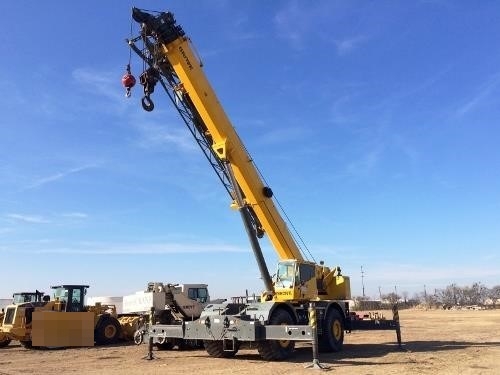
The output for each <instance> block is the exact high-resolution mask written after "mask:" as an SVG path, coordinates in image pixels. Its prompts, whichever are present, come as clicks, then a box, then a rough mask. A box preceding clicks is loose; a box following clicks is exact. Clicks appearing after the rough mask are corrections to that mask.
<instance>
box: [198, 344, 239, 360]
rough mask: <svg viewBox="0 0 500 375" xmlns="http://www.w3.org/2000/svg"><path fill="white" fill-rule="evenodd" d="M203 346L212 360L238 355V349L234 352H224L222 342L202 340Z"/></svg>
mask: <svg viewBox="0 0 500 375" xmlns="http://www.w3.org/2000/svg"><path fill="white" fill-rule="evenodd" d="M203 345H204V346H205V350H206V351H207V353H208V354H209V355H210V356H211V357H214V358H231V357H234V356H235V355H236V353H238V347H237V348H236V349H235V350H230V351H228V350H224V347H223V343H222V341H211V340H203Z"/></svg>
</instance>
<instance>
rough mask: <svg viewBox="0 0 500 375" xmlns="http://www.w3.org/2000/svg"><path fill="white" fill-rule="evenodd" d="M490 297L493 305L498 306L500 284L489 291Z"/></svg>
mask: <svg viewBox="0 0 500 375" xmlns="http://www.w3.org/2000/svg"><path fill="white" fill-rule="evenodd" d="M488 297H489V298H491V301H492V302H493V307H495V308H496V305H497V302H498V301H499V300H500V285H495V286H494V287H493V288H491V289H490V290H489V291H488Z"/></svg>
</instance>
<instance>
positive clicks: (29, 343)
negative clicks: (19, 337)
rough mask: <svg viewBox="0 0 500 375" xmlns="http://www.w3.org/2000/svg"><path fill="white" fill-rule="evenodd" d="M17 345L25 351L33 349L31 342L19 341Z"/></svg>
mask: <svg viewBox="0 0 500 375" xmlns="http://www.w3.org/2000/svg"><path fill="white" fill-rule="evenodd" d="M19 343H20V344H21V345H22V346H23V347H24V348H25V349H31V348H33V344H32V343H31V340H27V341H19Z"/></svg>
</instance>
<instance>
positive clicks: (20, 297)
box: [12, 290, 45, 305]
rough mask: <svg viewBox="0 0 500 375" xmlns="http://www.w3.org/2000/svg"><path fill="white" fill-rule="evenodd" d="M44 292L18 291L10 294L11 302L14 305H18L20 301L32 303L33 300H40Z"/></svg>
mask: <svg viewBox="0 0 500 375" xmlns="http://www.w3.org/2000/svg"><path fill="white" fill-rule="evenodd" d="M44 294H45V293H44V292H39V291H38V290H37V291H36V292H18V293H14V294H13V295H12V303H13V304H14V305H19V304H21V303H29V302H31V303H34V302H42V299H43V296H44Z"/></svg>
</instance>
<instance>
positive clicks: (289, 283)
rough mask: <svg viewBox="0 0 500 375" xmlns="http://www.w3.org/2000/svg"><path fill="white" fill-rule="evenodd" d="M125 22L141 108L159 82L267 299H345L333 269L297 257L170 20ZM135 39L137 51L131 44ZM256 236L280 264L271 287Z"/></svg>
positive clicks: (346, 291)
mask: <svg viewBox="0 0 500 375" xmlns="http://www.w3.org/2000/svg"><path fill="white" fill-rule="evenodd" d="M132 17H133V19H134V20H135V21H137V22H138V23H140V24H141V36H140V37H138V38H136V39H132V40H130V41H129V45H130V46H131V48H132V49H133V50H134V51H135V52H136V53H138V54H139V56H141V57H142V58H143V60H144V61H145V62H147V63H148V65H149V68H148V69H146V70H145V71H144V73H143V74H142V75H141V77H140V83H141V84H142V85H143V86H144V97H143V99H142V104H143V107H144V109H146V110H148V111H149V110H152V109H153V107H154V104H153V102H152V100H151V97H150V95H151V94H152V93H153V91H154V87H155V85H156V84H157V83H158V82H160V84H161V85H162V86H164V88H165V89H166V91H167V92H168V93H169V95H170V97H171V99H172V101H173V102H174V104H175V105H176V107H177V109H178V110H179V112H180V113H181V115H182V116H183V118H184V120H185V121H186V123H187V124H188V127H190V130H191V132H192V133H193V135H194V136H195V139H196V140H197V141H198V143H199V144H200V146H201V147H202V149H203V150H204V152H205V155H206V156H207V158H208V159H209V160H211V162H212V165H213V167H214V169H215V170H216V172H217V173H218V175H219V178H220V179H221V181H222V182H223V183H224V186H225V187H226V190H227V191H228V192H229V194H230V195H231V197H232V199H233V204H234V205H235V206H236V207H237V208H238V209H239V210H240V212H241V214H242V217H243V221H244V223H245V227H246V229H247V232H248V235H249V237H250V241H251V243H252V247H253V249H254V253H255V255H256V259H257V262H258V264H259V269H260V271H261V274H262V278H263V280H264V283H265V287H266V291H267V292H268V295H273V296H274V298H275V299H276V298H278V299H283V300H309V299H311V298H320V299H324V298H343V299H345V298H350V285H349V278H348V277H344V276H341V274H340V268H338V267H335V268H334V269H329V268H328V267H326V266H324V265H323V264H319V265H318V264H316V263H314V262H310V261H307V260H305V259H304V257H303V256H302V253H301V250H300V248H299V246H298V245H297V243H296V242H295V240H294V238H293V236H292V235H291V233H290V231H289V230H288V228H287V225H286V223H285V221H284V220H283V218H282V216H281V215H280V213H279V212H278V209H277V208H276V206H275V204H274V202H273V199H272V196H273V192H272V190H271V189H270V188H269V187H268V186H266V185H265V184H264V182H263V180H262V179H261V177H260V175H259V172H258V170H257V168H256V167H255V165H254V163H253V160H252V158H251V157H250V155H249V154H248V152H247V150H246V148H245V146H244V144H243V143H242V141H241V139H240V137H239V136H238V134H237V133H236V131H235V128H234V127H233V125H232V124H231V122H230V120H229V118H228V116H227V115H226V113H225V111H224V109H223V107H222V106H221V104H220V102H219V100H218V99H217V96H216V94H215V92H214V90H213V89H212V87H211V85H210V83H209V81H208V79H207V77H206V75H205V73H204V71H203V69H202V65H201V63H200V61H199V59H198V57H197V55H196V54H195V52H194V49H193V48H192V46H191V42H190V40H189V38H188V37H186V35H185V33H184V30H183V29H182V27H181V26H179V25H178V24H177V23H176V21H175V18H174V16H173V14H172V13H170V12H162V13H159V14H158V15H152V14H150V13H146V12H144V11H142V10H139V9H137V8H134V9H133V11H132ZM139 39H142V41H143V43H144V48H139V47H137V46H136V44H135V42H137V41H138V40H139ZM264 233H266V234H267V235H268V237H269V239H270V241H271V243H272V245H273V247H274V249H275V251H276V253H277V255H278V257H279V259H280V263H279V265H278V271H277V280H276V282H275V283H274V285H273V283H272V281H271V278H270V276H269V272H268V271H267V267H266V265H265V262H264V259H263V256H262V252H261V250H260V247H259V244H258V241H257V238H255V237H258V238H260V237H262V236H263V234H264ZM268 298H269V297H268Z"/></svg>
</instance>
